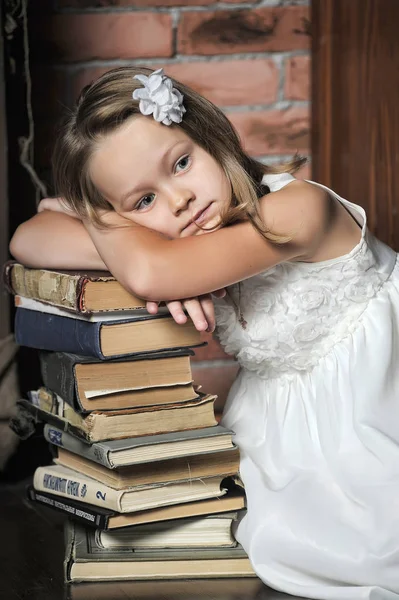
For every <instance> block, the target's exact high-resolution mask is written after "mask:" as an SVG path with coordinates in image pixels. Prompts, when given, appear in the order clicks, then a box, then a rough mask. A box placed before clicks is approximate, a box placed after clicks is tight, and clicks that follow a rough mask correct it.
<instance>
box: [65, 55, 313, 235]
mask: <svg viewBox="0 0 399 600" xmlns="http://www.w3.org/2000/svg"><path fill="white" fill-rule="evenodd" d="M152 72H153V71H152V69H147V68H145V67H121V68H118V69H112V70H110V71H108V72H106V73H105V74H104V75H102V76H101V77H99V78H98V79H97V80H96V81H95V82H94V83H92V84H91V85H89V86H86V87H85V88H84V89H83V91H82V93H81V95H80V97H79V99H78V102H77V105H76V107H75V109H74V110H73V111H72V112H71V114H70V115H69V117H68V119H67V121H66V122H65V125H64V127H63V129H62V131H61V135H60V136H59V137H58V139H57V142H56V146H55V150H54V155H53V169H54V183H55V188H56V193H57V195H59V196H62V197H63V198H65V200H66V202H67V204H69V205H70V206H71V207H72V208H73V209H74V210H75V211H76V212H77V213H78V214H79V215H80V216H82V217H83V218H88V219H89V220H91V221H92V222H94V223H96V224H97V225H101V219H100V217H99V214H98V211H99V210H100V209H107V210H113V207H112V206H111V204H110V203H109V202H108V201H107V200H106V199H105V198H104V197H103V196H102V195H101V194H100V192H99V191H98V190H97V189H96V188H95V186H94V185H93V183H92V182H91V179H90V176H89V161H90V157H91V155H92V152H93V150H94V148H95V145H96V144H97V143H98V141H99V140H100V139H101V138H102V137H103V136H105V135H107V133H110V132H111V131H113V130H115V129H116V128H117V127H119V126H121V125H122V124H123V123H124V122H125V121H126V120H127V119H129V118H131V117H132V116H133V115H136V114H141V113H140V111H139V106H138V101H137V100H133V98H132V92H133V90H134V89H136V88H139V87H141V83H140V82H139V81H138V80H136V79H133V77H134V76H135V75H139V74H143V75H150V74H151V73H152ZM172 81H173V85H174V87H176V88H177V89H178V90H179V91H180V92H181V93H182V94H183V96H184V106H185V108H186V113H185V115H184V117H183V120H182V122H181V123H180V124H178V125H174V127H180V128H181V129H182V130H183V131H184V132H185V133H186V135H188V136H189V137H190V138H191V139H192V140H193V141H194V143H196V144H198V145H199V146H200V147H201V148H203V149H204V150H205V151H206V152H208V153H209V154H210V155H211V156H212V157H213V158H214V159H215V160H216V161H217V162H218V163H219V165H221V167H222V168H223V170H224V172H225V174H226V176H227V178H228V180H229V181H230V185H231V191H232V200H231V205H230V207H228V208H227V210H226V211H225V213H224V214H223V215H221V223H222V224H223V225H229V224H231V223H235V222H238V221H245V220H249V221H251V223H252V224H253V225H254V226H255V227H256V229H257V230H258V231H259V232H260V233H261V234H262V235H263V236H264V237H266V238H267V239H269V240H270V241H273V242H277V243H283V242H285V241H287V238H283V237H281V236H279V235H276V234H273V233H272V232H270V231H267V230H266V229H265V226H264V224H263V222H262V219H261V217H260V215H259V211H258V204H259V202H258V200H259V198H260V197H261V196H263V195H265V194H266V193H268V191H269V190H268V188H267V187H265V186H263V185H262V183H261V181H262V177H263V175H264V174H266V173H286V172H288V173H294V172H295V171H297V170H298V169H299V168H300V167H301V166H302V164H304V162H306V159H304V158H301V157H299V156H295V157H294V158H293V159H292V160H291V161H290V162H288V163H286V164H284V165H279V166H276V165H275V166H267V165H264V164H262V163H260V162H259V161H257V160H255V159H253V158H251V157H250V156H248V155H247V154H246V153H245V152H244V150H243V149H242V147H241V144H240V140H239V137H238V135H237V133H236V131H235V130H234V128H233V126H232V125H231V123H230V121H229V120H228V119H227V117H226V116H225V115H224V113H223V112H222V111H221V110H220V109H219V108H217V106H215V105H214V104H212V102H209V101H208V100H207V99H206V98H204V97H203V96H201V95H200V94H198V93H197V92H195V91H193V90H192V89H190V88H188V87H186V86H185V85H183V84H181V83H179V82H178V81H175V80H172ZM148 118H151V117H148Z"/></svg>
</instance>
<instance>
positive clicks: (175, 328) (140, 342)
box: [14, 308, 202, 360]
mask: <svg viewBox="0 0 399 600" xmlns="http://www.w3.org/2000/svg"><path fill="white" fill-rule="evenodd" d="M14 329H15V341H16V342H17V344H19V345H20V346H28V347H29V348H36V349H38V350H51V351H53V352H69V353H71V354H80V355H82V356H92V357H94V358H98V359H100V360H106V359H107V358H117V357H122V356H129V355H130V354H140V353H146V352H155V351H159V350H171V349H173V348H186V347H191V346H200V345H202V342H201V337H200V332H199V331H197V330H196V329H195V327H194V324H193V322H192V321H191V320H188V321H187V322H186V323H183V324H182V325H178V324H177V323H176V322H175V321H174V319H173V317H171V316H169V315H167V314H160V315H147V316H138V317H137V318H133V317H132V318H130V319H127V320H125V321H104V322H102V321H99V322H90V321H88V322H86V321H81V320H79V319H69V318H67V317H60V316H58V315H51V314H48V313H43V312H37V311H34V310H27V309H25V308H17V310H16V313H15V326H14Z"/></svg>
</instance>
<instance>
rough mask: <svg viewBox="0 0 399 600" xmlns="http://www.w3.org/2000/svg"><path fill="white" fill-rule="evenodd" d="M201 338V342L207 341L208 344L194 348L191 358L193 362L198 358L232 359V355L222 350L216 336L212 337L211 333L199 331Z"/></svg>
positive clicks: (198, 359)
mask: <svg viewBox="0 0 399 600" xmlns="http://www.w3.org/2000/svg"><path fill="white" fill-rule="evenodd" d="M201 339H202V341H203V342H208V345H207V346H200V347H199V348H194V351H195V356H193V358H192V360H193V361H194V362H195V361H200V360H219V359H231V360H233V357H231V356H229V355H228V354H226V353H225V352H224V350H223V349H222V347H221V345H220V344H219V342H218V340H217V339H216V337H214V336H213V335H212V334H211V333H201Z"/></svg>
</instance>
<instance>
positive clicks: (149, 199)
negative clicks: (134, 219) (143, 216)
mask: <svg viewBox="0 0 399 600" xmlns="http://www.w3.org/2000/svg"><path fill="white" fill-rule="evenodd" d="M154 200H155V194H147V195H146V196H143V197H142V198H140V200H139V201H138V202H137V204H136V206H135V209H136V210H143V208H148V207H149V206H151V204H152V203H153V202H154Z"/></svg>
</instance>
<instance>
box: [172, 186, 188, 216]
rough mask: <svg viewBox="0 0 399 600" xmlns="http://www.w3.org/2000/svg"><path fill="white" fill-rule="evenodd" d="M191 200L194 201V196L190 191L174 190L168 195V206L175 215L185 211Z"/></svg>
mask: <svg viewBox="0 0 399 600" xmlns="http://www.w3.org/2000/svg"><path fill="white" fill-rule="evenodd" d="M191 200H194V194H193V193H192V192H190V190H181V189H175V190H171V191H170V193H169V206H170V209H171V211H172V212H173V214H175V215H178V214H179V213H180V212H182V211H183V210H186V208H187V207H188V205H189V204H190V202H191Z"/></svg>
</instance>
